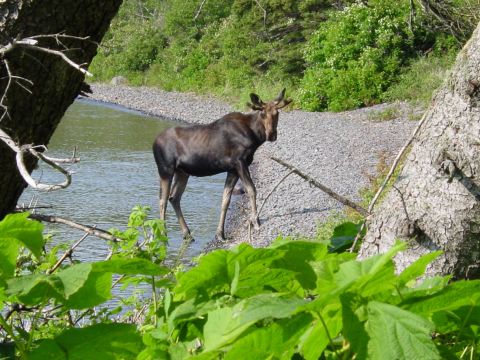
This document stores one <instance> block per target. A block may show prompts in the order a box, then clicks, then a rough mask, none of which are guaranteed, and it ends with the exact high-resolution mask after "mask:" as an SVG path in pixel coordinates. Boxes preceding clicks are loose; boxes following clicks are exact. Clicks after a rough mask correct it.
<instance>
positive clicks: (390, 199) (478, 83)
mask: <svg viewBox="0 0 480 360" xmlns="http://www.w3.org/2000/svg"><path fill="white" fill-rule="evenodd" d="M396 239H401V240H406V241H407V242H408V244H409V248H408V250H407V251H405V252H403V253H401V254H399V255H398V256H397V258H396V263H397V269H398V270H399V271H400V270H402V269H404V268H405V267H406V266H408V265H409V264H411V263H412V262H413V261H415V260H416V259H417V258H419V257H420V256H421V255H424V254H426V253H429V252H431V251H433V250H438V249H439V250H443V252H444V254H443V255H442V256H441V257H440V258H439V259H438V260H437V261H435V262H434V263H433V264H432V265H431V266H430V267H429V268H428V269H427V275H433V274H452V275H453V276H454V277H455V278H478V277H480V261H479V258H480V25H479V26H478V27H477V29H476V30H475V32H474V33H473V35H472V38H471V39H470V40H469V42H468V43H467V44H466V45H465V47H464V48H463V50H462V51H460V53H459V55H458V57H457V60H456V63H455V65H454V67H453V69H452V70H451V72H450V74H449V75H448V77H447V79H446V81H445V83H444V85H443V87H442V88H441V89H440V90H439V91H438V92H437V93H436V95H435V96H434V98H433V100H432V103H431V105H430V107H429V109H428V111H427V114H426V119H425V123H424V124H423V126H422V127H421V129H420V132H419V133H418V134H417V137H416V138H415V140H414V142H413V143H412V148H411V151H410V153H409V155H408V157H407V160H406V162H405V165H404V167H403V169H402V171H401V173H400V175H399V177H398V179H397V181H396V184H395V185H394V187H393V188H392V189H391V190H390V191H389V192H388V194H387V196H386V198H385V199H384V201H383V202H382V204H381V205H380V206H379V207H378V208H377V209H376V210H375V212H374V214H373V216H372V219H371V221H370V223H369V224H368V232H367V234H366V237H365V239H364V242H363V244H362V246H361V249H360V257H366V256H369V255H373V254H377V253H382V252H385V251H386V250H387V249H388V248H390V247H391V246H392V245H393V243H394V242H395V240H396Z"/></svg>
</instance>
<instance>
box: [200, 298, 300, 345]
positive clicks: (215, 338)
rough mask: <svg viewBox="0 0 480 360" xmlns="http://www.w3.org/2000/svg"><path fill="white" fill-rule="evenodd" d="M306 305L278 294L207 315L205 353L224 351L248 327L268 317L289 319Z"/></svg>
mask: <svg viewBox="0 0 480 360" xmlns="http://www.w3.org/2000/svg"><path fill="white" fill-rule="evenodd" d="M305 303H306V301H305V300H303V299H299V298H292V297H286V296H283V295H279V294H260V295H258V296H255V297H252V298H249V299H245V300H242V301H240V302H239V303H237V304H236V305H235V306H234V307H232V308H229V307H224V308H220V309H217V310H213V311H211V312H209V313H208V320H207V322H206V324H205V326H204V337H205V339H204V340H205V351H212V350H217V349H220V348H222V347H223V346H225V345H227V344H229V343H231V342H232V341H233V340H235V339H236V338H237V337H238V336H239V335H240V334H242V333H243V332H244V331H245V330H246V329H247V328H248V327H250V326H251V325H253V324H254V323H256V322H257V321H259V320H262V319H266V318H276V319H281V318H286V317H288V316H290V315H292V314H293V313H294V312H295V311H296V310H297V309H298V308H299V307H300V306H302V305H304V304H305Z"/></svg>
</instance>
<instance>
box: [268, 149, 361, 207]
mask: <svg viewBox="0 0 480 360" xmlns="http://www.w3.org/2000/svg"><path fill="white" fill-rule="evenodd" d="M270 159H272V160H274V161H276V162H278V163H279V164H280V165H283V166H285V167H286V168H287V169H289V170H291V172H293V173H295V174H297V175H298V176H300V177H301V178H303V179H305V180H307V181H308V182H309V183H310V184H312V185H313V186H315V187H317V188H319V189H320V190H322V191H323V192H324V193H326V194H327V195H329V196H330V197H332V198H334V199H335V200H337V201H338V202H341V203H342V204H343V205H345V206H348V207H349V208H352V209H353V210H355V211H356V212H358V213H359V214H361V215H363V216H368V215H369V212H368V211H367V210H366V209H364V208H363V207H361V206H360V205H358V204H356V203H354V202H353V201H351V200H349V199H347V198H346V197H344V196H342V195H339V194H337V193H336V192H334V191H333V190H332V189H330V188H328V187H326V186H325V185H323V184H321V183H319V182H318V181H317V180H315V179H314V178H312V177H310V176H308V175H306V174H305V173H303V172H301V171H300V170H299V169H297V168H296V167H294V166H292V165H290V164H287V163H286V162H284V161H283V160H280V159H278V158H276V157H273V156H272V157H270Z"/></svg>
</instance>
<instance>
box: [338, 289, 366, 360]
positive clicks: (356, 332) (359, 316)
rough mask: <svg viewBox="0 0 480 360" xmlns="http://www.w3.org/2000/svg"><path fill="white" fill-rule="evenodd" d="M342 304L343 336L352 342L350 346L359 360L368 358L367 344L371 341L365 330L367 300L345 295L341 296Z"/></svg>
mask: <svg viewBox="0 0 480 360" xmlns="http://www.w3.org/2000/svg"><path fill="white" fill-rule="evenodd" d="M340 301H341V303H342V320H343V330H342V334H343V336H344V337H345V339H347V340H348V341H349V342H350V346H351V347H352V349H353V351H354V352H355V353H356V356H357V358H358V359H366V358H367V344H368V342H369V340H370V337H369V335H368V333H367V332H366V330H365V321H366V320H367V314H366V310H365V307H366V300H365V299H363V298H361V297H359V296H356V295H355V294H354V293H348V292H347V293H344V294H342V295H341V296H340Z"/></svg>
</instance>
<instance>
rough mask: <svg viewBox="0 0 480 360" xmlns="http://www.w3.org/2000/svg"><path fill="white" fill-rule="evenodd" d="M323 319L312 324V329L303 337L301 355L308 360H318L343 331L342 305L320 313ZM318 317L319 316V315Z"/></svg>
mask: <svg viewBox="0 0 480 360" xmlns="http://www.w3.org/2000/svg"><path fill="white" fill-rule="evenodd" d="M320 316H321V319H320V318H317V319H316V320H315V321H313V322H312V324H311V328H310V329H309V331H308V332H307V333H305V334H304V335H303V340H302V343H301V345H300V349H301V353H302V355H303V357H304V358H305V359H307V360H310V359H311V360H317V359H319V358H320V355H321V354H322V353H323V351H324V350H325V348H326V347H327V345H328V344H329V342H330V339H334V338H336V337H337V335H338V334H339V333H340V331H341V330H342V308H341V305H340V303H334V304H329V305H327V306H326V307H325V308H324V309H323V310H322V311H321V313H320ZM317 317H319V316H318V314H317Z"/></svg>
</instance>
